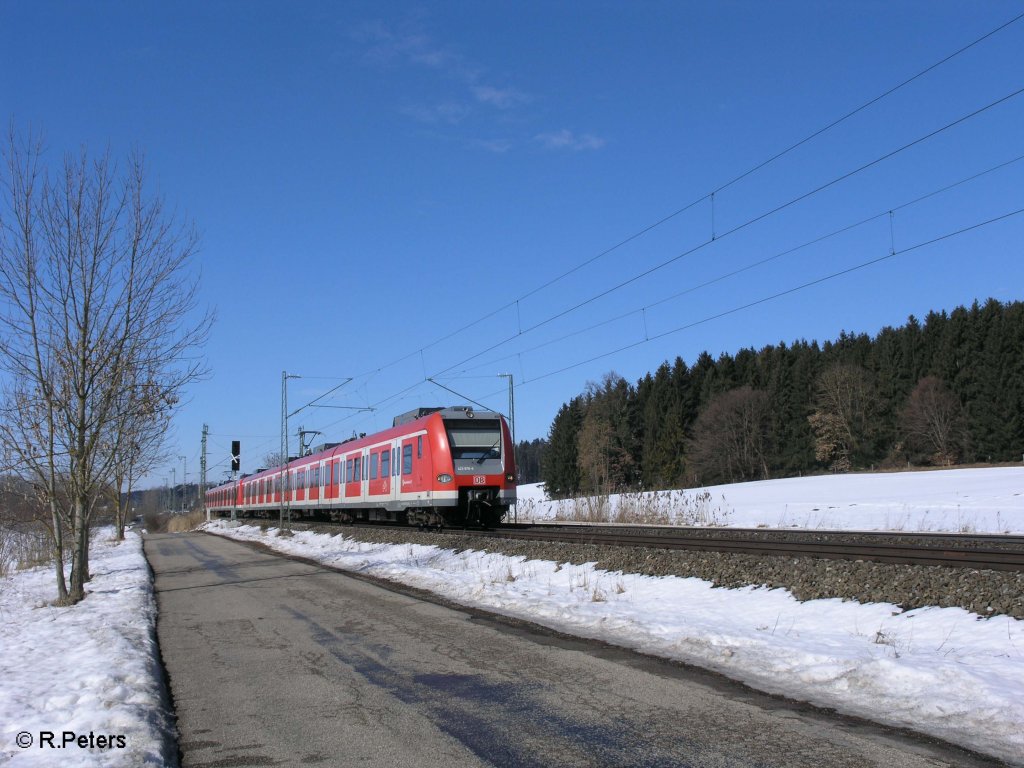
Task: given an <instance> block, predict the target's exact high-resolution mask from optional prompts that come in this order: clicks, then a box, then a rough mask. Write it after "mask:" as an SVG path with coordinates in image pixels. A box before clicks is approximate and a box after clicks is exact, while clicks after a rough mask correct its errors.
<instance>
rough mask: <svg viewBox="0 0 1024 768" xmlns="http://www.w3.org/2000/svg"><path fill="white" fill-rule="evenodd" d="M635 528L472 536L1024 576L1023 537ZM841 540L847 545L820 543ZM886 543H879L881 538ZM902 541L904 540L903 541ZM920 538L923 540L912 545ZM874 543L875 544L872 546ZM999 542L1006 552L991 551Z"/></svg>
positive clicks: (543, 529) (541, 529)
mask: <svg viewBox="0 0 1024 768" xmlns="http://www.w3.org/2000/svg"><path fill="white" fill-rule="evenodd" d="M650 530H652V529H646V530H645V529H643V528H634V529H631V530H629V531H610V530H596V529H595V527H593V526H589V527H586V528H582V529H579V530H573V529H572V527H570V526H550V527H548V526H529V527H526V528H518V529H516V528H502V529H497V530H494V531H478V532H472V533H474V534H475V535H481V536H490V537H495V538H505V539H520V540H523V539H525V540H532V541H558V542H572V543H577V544H595V545H600V546H619V547H649V548H654V549H677V550H687V551H702V552H730V553H733V554H745V555H770V556H776V557H816V558H827V559H835V560H871V561H874V562H885V563H899V564H905V565H938V566H945V567H959V568H974V569H991V570H1008V571H1024V538H1021V537H1010V536H1006V537H991V536H984V537H971V536H968V535H966V534H942V535H936V536H920V535H918V534H891V533H879V532H871V533H860V532H856V533H853V532H845V531H844V532H839V531H830V532H828V533H827V534H826V533H825V532H815V533H814V535H815V536H820V537H821V538H820V539H811V538H809V533H808V532H806V531H780V530H777V529H741V530H737V529H699V533H695V532H694V530H693V529H684V530H680V531H673V530H671V529H654V530H657V531H658V533H657V534H656V535H651V534H650V533H649V532H648V531H650ZM467 533H470V532H469V531H467ZM828 537H832V538H840V537H841V538H843V539H845V540H844V541H828V540H822V539H827V538H828ZM882 538H884V539H887V540H888V541H877V540H878V539H882ZM901 539H903V541H900V540H901ZM914 539H917V540H919V541H913V540H914ZM872 540H875V541H872ZM993 543H999V544H1001V545H1004V546H1003V548H998V547H993V546H991V544H993Z"/></svg>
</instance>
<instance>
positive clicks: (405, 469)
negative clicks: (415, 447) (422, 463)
mask: <svg viewBox="0 0 1024 768" xmlns="http://www.w3.org/2000/svg"><path fill="white" fill-rule="evenodd" d="M402 474H403V475H411V474H412V444H411V443H410V444H409V445H403V446H402Z"/></svg>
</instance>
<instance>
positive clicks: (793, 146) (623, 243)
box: [355, 13, 1024, 379]
mask: <svg viewBox="0 0 1024 768" xmlns="http://www.w3.org/2000/svg"><path fill="white" fill-rule="evenodd" d="M1022 19H1024V13H1021V14H1018V15H1017V16H1015V17H1013V18H1011V19H1009V20H1008V21H1006V22H1004V23H1002V24H1000V25H999V26H997V27H995V28H993V29H991V30H989V31H988V32H986V33H985V34H983V35H981V36H980V37H977V38H975V39H974V40H972V41H970V42H969V43H967V44H965V45H963V46H961V47H960V48H958V49H956V50H955V51H953V52H952V53H949V54H947V55H946V56H944V57H942V58H941V59H939V60H938V61H936V62H934V63H932V64H930V65H929V66H927V67H925V68H924V69H922V70H920V71H919V72H917V73H916V74H914V75H911V76H910V77H908V78H906V79H905V80H902V81H901V82H899V83H898V84H896V85H894V86H892V87H890V88H888V89H887V90H885V91H883V92H882V93H880V94H878V95H877V96H875V97H873V98H871V99H869V100H868V101H865V102H864V103H862V104H860V105H859V106H857V107H854V108H853V109H851V110H849V111H848V112H846V113H845V114H843V115H842V116H840V117H838V118H836V119H834V120H832V121H831V122H829V123H827V124H826V125H824V126H822V127H821V128H818V129H816V130H814V131H812V132H811V133H810V134H808V135H807V136H805V137H803V138H802V139H799V140H798V141H796V142H794V143H792V144H790V145H789V146H787V147H786V148H784V149H782V150H780V151H778V152H776V153H775V154H773V155H771V156H770V157H768V158H767V159H765V160H762V161H761V162H759V163H757V164H756V165H754V166H752V167H750V168H748V169H747V170H746V171H743V172H742V173H740V174H738V175H736V176H735V177H733V178H731V179H730V180H728V181H726V182H725V183H723V184H721V185H719V186H717V187H716V188H715V189H713V190H712V191H711V192H708V193H707V194H704V195H701V196H700V197H698V198H697V199H695V200H693V201H692V202H690V203H687V204H686V205H683V206H681V207H680V208H678V209H676V210H674V211H672V212H671V213H669V214H667V215H666V216H663V217H661V218H660V219H658V220H656V221H654V222H652V223H651V224H648V225H647V226H645V227H642V228H641V229H639V230H637V231H636V232H634V233H633V234H631V235H629V236H628V237H625V238H624V239H622V240H620V241H619V242H617V243H615V244H614V245H612V246H610V247H608V248H606V249H604V250H602V251H601V252H599V253H597V254H595V255H594V256H591V257H590V258H588V259H585V260H584V261H582V262H580V263H578V264H577V265H575V266H574V267H572V268H571V269H568V270H566V271H565V272H562V273H561V274H559V275H557V276H556V277H553V278H551V279H550V280H548V281H546V282H544V283H542V284H541V285H538V286H537V287H535V288H533V289H531V290H529V291H527V292H526V293H524V294H522V295H520V296H518V297H516V298H515V299H512V300H511V301H509V302H508V303H506V304H502V305H501V306H499V307H497V308H495V309H493V310H491V311H489V312H487V313H485V314H483V315H481V316H480V317H478V318H476V319H475V320H472V321H470V322H468V323H466V324H464V325H462V326H460V327H458V328H456V329H455V330H453V331H450V332H449V333H447V334H444V335H443V336H441V337H439V338H437V339H435V340H434V341H432V342H430V343H429V344H426V345H424V346H422V347H420V348H419V349H417V350H414V351H412V352H409V353H408V354H405V355H402V356H401V357H398V358H396V359H394V360H392V361H390V362H388V363H386V364H384V365H381V366H378V367H376V368H373V369H370V370H368V371H366V372H364V373H361V374H358V375H357V376H356V377H355V378H362V377H363V376H369V375H371V374H374V373H379V372H381V371H384V370H387V369H388V368H391V367H393V366H395V365H398V364H399V363H402V362H405V361H406V360H408V359H410V358H412V357H415V356H416V355H421V356H422V354H423V353H424V352H425V351H426V350H428V349H431V348H433V347H436V346H437V345H439V344H442V343H444V342H445V341H448V340H449V339H452V338H454V337H456V336H458V335H459V334H461V333H463V332H464V331H467V330H469V329H470V328H473V327H475V326H477V325H480V324H481V323H483V322H485V321H487V320H489V319H491V318H492V317H495V316H496V315H498V314H500V313H502V312H504V311H505V310H507V309H509V308H511V307H512V306H513V305H515V306H517V313H518V304H519V302H521V301H523V300H524V299H527V298H529V297H531V296H534V295H535V294H537V293H540V292H541V291H543V290H545V289H547V288H550V287H551V286H553V285H555V284H557V283H559V282H561V281H562V280H564V279H565V278H567V277H569V276H571V275H573V274H575V273H576V272H579V271H580V270H581V269H584V268H585V267H587V266H589V265H591V264H593V263H594V262H596V261H599V260H600V259H602V258H604V257H606V256H608V255H610V254H612V253H614V252H615V251H618V250H619V249H621V248H623V247H624V246H626V245H628V244H629V243H632V242H633V241H635V240H637V239H639V238H641V237H643V236H644V235H646V234H647V233H649V232H651V231H653V230H655V229H657V228H658V227H661V226H662V225H664V224H666V223H668V222H669V221H672V220H673V219H676V218H677V217H679V216H681V215H682V214H683V213H686V212H687V211H689V210H691V209H692V208H694V207H695V206H697V205H700V204H701V203H703V202H704V201H705V200H708V199H709V198H713V196H714V195H716V194H717V193H719V192H722V191H724V190H726V189H728V188H729V187H732V186H733V185H735V184H737V183H739V182H740V181H742V180H743V179H746V178H747V177H749V176H751V175H753V174H755V173H757V172H758V171H760V170H762V169H764V168H766V167H767V166H769V165H771V164H772V163H774V162H776V161H777V160H780V159H782V158H783V157H785V156H787V155H788V154H790V153H791V152H793V151H794V150H796V149H798V148H800V147H802V146H804V145H805V144H807V143H809V142H811V141H813V140H814V139H816V138H818V137H819V136H822V135H823V134H825V133H827V132H829V131H831V130H832V129H833V128H836V127H837V126H839V125H841V124H842V123H844V122H846V121H847V120H849V119H850V118H852V117H854V116H855V115H857V114H859V113H861V112H863V111H864V110H866V109H868V108H870V107H872V106H874V105H875V104H877V103H879V102H881V101H883V100H884V99H886V98H888V97H889V96H891V95H892V94H894V93H896V92H897V91H900V90H901V89H903V88H905V87H906V86H908V85H910V84H911V83H913V82H915V81H917V80H919V79H920V78H922V77H924V76H925V75H927V74H929V73H930V72H933V71H934V70H936V69H938V68H940V67H941V66H943V65H944V64H947V63H949V62H950V61H952V60H953V59H956V58H957V57H959V56H961V55H962V54H964V53H966V52H967V51H969V50H971V49H972V48H974V47H976V46H978V45H980V44H981V43H983V42H985V41H986V40H988V39H990V38H992V37H994V36H995V35H997V34H999V33H1000V32H1002V31H1003V30H1005V29H1007V28H1009V27H1011V26H1012V25H1014V24H1016V23H1017V22H1019V21H1021V20H1022ZM715 239H716V235H715V234H714V233H712V241H713V240H715ZM520 327H521V320H520ZM459 364H461V363H457V364H456V365H459ZM442 373H443V371H442ZM435 375H439V374H435ZM424 378H425V379H426V378H428V376H427V375H426V372H424Z"/></svg>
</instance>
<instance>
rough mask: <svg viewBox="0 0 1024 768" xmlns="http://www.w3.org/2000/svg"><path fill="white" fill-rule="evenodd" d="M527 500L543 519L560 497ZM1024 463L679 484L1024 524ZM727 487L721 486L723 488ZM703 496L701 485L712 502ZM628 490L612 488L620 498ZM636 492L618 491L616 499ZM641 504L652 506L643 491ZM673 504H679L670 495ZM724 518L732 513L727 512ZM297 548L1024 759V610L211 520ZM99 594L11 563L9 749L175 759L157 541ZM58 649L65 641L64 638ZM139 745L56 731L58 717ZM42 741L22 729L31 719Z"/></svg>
mask: <svg viewBox="0 0 1024 768" xmlns="http://www.w3.org/2000/svg"><path fill="white" fill-rule="evenodd" d="M521 490H522V496H523V498H524V499H529V498H530V497H531V494H532V497H533V498H534V499H535V501H534V502H533V503H532V504H530V503H529V502H527V503H524V504H523V505H521V510H520V514H521V515H522V513H523V507H529V508H530V509H531V510H532V511H533V512H534V513H535V514H536V515H537V516H539V517H552V516H554V514H555V511H556V506H555V505H554V503H551V502H547V501H544V500H543V495H542V491H541V490H540V489H539V488H537V487H532V488H531V487H529V486H527V487H524V488H523V489H521ZM1022 493H1024V469H1017V468H1009V469H969V470H951V471H942V472H916V473H903V474H872V475H843V476H837V477H814V478H803V479H794V480H776V481H769V482H764V483H746V484H742V485H733V486H722V487H717V488H709V489H707V496H703V494H704V489H698V490H697V491H686V492H675V493H674V494H664V495H663V496H664V497H668V496H672V497H673V498H674V499H675V503H676V504H677V506H679V507H682V508H683V509H684V510H686V515H687V516H698V517H699V516H700V515H704V517H705V519H706V521H707V522H710V523H719V524H721V523H724V524H729V525H739V526H752V527H756V526H772V527H775V526H787V527H789V526H806V527H811V528H839V529H872V530H873V529H895V530H905V531H910V530H915V529H918V528H920V529H924V530H951V531H961V530H968V531H978V532H982V531H993V532H1014V533H1021V532H1024V497H1022V495H1021V494H1022ZM721 497H724V498H721ZM701 498H703V499H704V501H700V499H701ZM615 501H616V500H614V499H613V500H612V502H613V503H615ZM618 501H619V503H622V501H621V500H618ZM625 503H627V504H630V503H631V504H634V505H640V506H642V504H641V502H639V501H638V500H637V499H636V498H634V499H632V500H630V499H628V498H627V499H626V502H625ZM657 503H658V504H665V503H666V502H664V501H658V502H657ZM716 515H718V516H721V517H724V520H716V519H714V518H715V516H716ZM209 530H210V531H211V532H215V533H218V534H220V535H226V536H231V537H233V538H237V539H243V540H245V539H248V540H259V541H263V542H265V543H267V544H269V545H270V546H272V547H274V548H276V549H278V550H281V551H283V552H289V553H295V554H301V555H303V556H305V557H312V558H315V559H317V560H320V561H321V562H324V563H326V564H329V565H332V566H335V567H339V568H344V569H348V570H355V571H359V572H362V573H368V574H372V575H374V576H378V577H383V578H387V579H392V580H394V581H398V582H401V583H404V584H408V585H411V586H416V587H420V588H423V589H429V590H432V591H433V592H436V593H438V594H440V595H443V596H445V597H447V598H449V599H451V600H453V601H456V602H459V603H462V604H464V605H470V606H476V607H479V608H483V609H485V610H491V611H495V612H497V613H502V614H505V615H508V616H514V617H517V618H521V619H526V620H529V621H533V622H536V623H538V624H543V625H546V626H549V627H552V628H553V629H556V630H559V631H561V632H566V633H572V634H575V635H579V636H583V637H590V638H596V639H600V640H604V641H606V642H610V643H615V644H617V645H621V646H624V647H628V648H634V649H636V650H639V651H643V652H645V653H651V654H657V655H661V656H665V657H668V658H672V659H678V660H680V661H684V662H687V663H690V664H695V665H699V666H702V667H706V668H708V669H713V670H716V671H718V672H721V673H723V674H725V675H728V676H729V677H732V678H734V679H737V680H741V681H743V682H745V683H747V684H749V685H751V686H754V687H756V688H759V689H762V690H766V691H770V692H773V693H778V694H782V695H784V696H789V697H792V698H795V699H801V700H804V701H809V702H812V703H814V704H817V705H819V706H824V707H832V708H835V709H837V710H839V711H842V712H845V713H848V714H853V715H858V716H861V717H865V718H868V719H871V720H875V721H878V722H882V723H887V724H890V725H894V726H899V727H906V728H911V729H913V730H916V731H919V732H922V733H927V734H930V735H933V736H936V737H938V738H941V739H945V740H947V741H950V742H953V743H957V744H961V745H963V746H965V747H968V748H971V749H975V750H978V751H979V752H983V753H987V754H991V755H994V756H996V757H999V758H1002V759H1004V760H1007V761H1009V762H1011V763H1013V764H1015V765H1020V766H1024V622H1021V621H1016V620H1013V619H1010V618H1007V617H1005V616H997V617H994V618H988V619H984V618H982V617H980V616H977V615H976V614H972V613H968V612H967V611H964V610H962V609H959V608H921V609H916V610H913V611H907V612H902V611H901V610H900V609H899V608H898V607H897V606H894V605H889V604H869V605H861V604H859V603H855V602H851V601H846V602H844V601H840V600H813V601H808V602H799V601H797V600H795V599H794V598H793V597H792V595H790V594H789V593H788V592H786V591H785V590H781V589H771V590H769V589H763V588H753V587H748V588H744V589H721V588H714V587H712V586H711V584H710V583H708V582H705V581H701V580H699V579H692V578H690V579H683V578H675V577H668V578H654V577H648V576H639V575H635V574H623V573H609V572H605V571H600V570H597V569H596V568H594V567H593V565H592V564H590V565H582V566H573V565H567V564H559V563H554V562H548V561H538V560H530V561H526V560H524V559H523V558H517V557H507V556H504V555H499V554H490V553H486V552H479V551H462V552H458V553H455V552H453V551H451V550H442V549H438V548H437V547H428V546H418V545H410V544H398V545H380V544H366V543H361V542H356V541H354V540H352V539H346V538H344V537H343V536H330V535H325V534H314V533H311V532H302V533H297V534H295V535H294V537H292V538H279V537H278V536H277V535H276V531H274V530H273V529H271V530H270V531H268V532H267V533H263V532H262V531H261V530H260V529H259V528H256V527H253V526H240V527H231V526H230V525H229V524H228V523H226V522H217V523H213V524H210V525H209ZM92 570H93V573H94V579H93V581H92V582H91V583H90V585H89V590H90V592H92V594H91V595H90V596H89V597H88V598H87V599H86V600H85V601H83V602H82V603H80V604H79V605H77V606H74V607H72V608H51V607H48V606H47V603H48V602H49V601H50V600H52V598H53V594H54V586H53V575H52V572H51V570H50V569H49V568H37V569H33V570H29V571H22V572H16V573H14V574H13V575H11V576H9V577H8V578H6V579H3V580H0V761H8V760H9V761H10V762H11V763H12V764H13V765H15V766H26V767H27V766H44V765H45V766H50V765H55V764H57V763H59V764H61V765H67V766H76V765H80V766H85V765H88V766H94V765H104V766H108V765H109V766H137V765H147V764H148V765H162V764H163V762H164V760H163V757H164V756H163V754H162V752H161V750H162V749H163V744H164V742H163V738H164V736H165V735H166V734H167V733H168V729H169V728H170V727H171V726H170V725H169V724H168V713H166V712H165V711H164V709H163V705H162V702H161V698H160V685H159V680H160V671H159V666H158V663H157V661H156V659H157V650H156V647H155V643H154V635H153V626H154V621H155V607H154V601H153V594H152V588H151V584H150V580H149V572H148V569H147V568H146V564H145V561H144V559H143V555H142V548H141V542H140V539H139V537H138V536H137V535H136V534H134V533H129V534H128V540H127V541H125V542H124V543H123V544H121V545H119V546H115V545H114V544H113V543H112V542H111V541H110V533H109V532H102V533H100V535H98V536H97V539H96V543H95V544H94V546H93V550H92ZM48 649H58V651H57V652H56V653H54V652H52V651H51V650H48ZM64 731H71V732H74V733H75V734H76V735H84V736H86V737H88V736H89V734H92V735H93V739H94V740H95V739H96V737H98V736H100V735H104V736H114V737H116V736H124V741H125V747H124V748H121V747H120V746H116V744H117V741H116V738H115V739H114V740H113V741H114V743H115V746H113V747H108V748H105V749H99V748H92V749H88V748H86V749H81V748H77V747H70V746H69V747H68V748H65V749H62V750H61V752H60V753H57V754H59V760H56V759H55V758H54V753H53V751H52V750H50V749H49V748H46V749H40V748H39V737H40V733H41V732H53V734H54V741H55V743H61V741H62V739H63V732H64ZM25 733H27V734H29V735H31V736H32V738H33V745H32V746H31V747H29V748H27V749H21V748H18V746H16V744H17V739H18V737H19V734H22V735H23V734H25Z"/></svg>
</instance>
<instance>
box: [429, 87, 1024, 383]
mask: <svg viewBox="0 0 1024 768" xmlns="http://www.w3.org/2000/svg"><path fill="white" fill-rule="evenodd" d="M1022 93H1024V88H1018V89H1017V90H1015V91H1013V92H1012V93H1009V94H1007V95H1005V96H1003V97H1001V98H999V99H996V100H995V101H992V102H990V103H988V104H986V105H985V106H983V107H980V108H979V109H976V110H973V111H972V112H969V113H968V114H966V115H963V116H961V117H958V118H957V119H956V120H953V121H951V122H948V123H946V124H945V125H943V126H942V127H940V128H936V129H935V130H933V131H931V132H929V133H927V134H925V135H923V136H920V137H918V138H916V139H914V140H913V141H910V142H908V143H906V144H903V145H902V146H900V147H898V148H896V149H894V150H891V151H889V152H887V153H885V154H884V155H881V156H880V157H877V158H875V159H874V160H871V161H870V162H867V163H864V164H863V165H860V166H858V167H856V168H854V169H853V170H850V171H847V172H846V173H843V174H841V175H839V176H837V177H835V178H833V179H831V180H829V181H827V182H825V183H824V184H821V185H819V186H817V187H815V188H813V189H811V190H810V191H808V192H804V193H802V194H800V195H797V196H796V197H793V198H791V199H789V200H788V201H786V202H784V203H782V204H780V205H777V206H775V207H774V208H771V209H769V210H767V211H764V212H763V213H760V214H758V215H756V216H753V217H752V218H749V219H747V220H746V221H744V222H743V223H741V224H738V225H736V226H735V227H733V228H732V229H730V230H728V231H726V232H723V233H722V234H720V235H718V236H717V237H716V238H713V239H707V240H704V241H703V242H701V243H698V244H697V245H695V246H693V247H692V248H688V249H687V250H685V251H683V252H682V253H679V254H677V255H675V256H672V257H671V258H669V259H666V260H665V261H662V262H660V263H658V264H655V265H654V266H652V267H649V268H648V269H645V270H643V271H642V272H639V273H637V274H635V275H633V276H632V277H629V278H627V279H626V280H623V281H621V282H619V283H617V284H615V285H613V286H611V287H609V288H606V289H605V290H603V291H600V292H598V293H596V294H594V295H592V296H590V297H589V298H586V299H584V300H583V301H580V302H578V303H577V304H574V305H573V306H571V307H568V308H567V309H564V310H562V311H560V312H557V313H555V314H553V315H551V316H549V317H547V318H545V319H544V320H541V321H540V322H538V323H535V324H534V325H532V326H530V327H528V328H526V329H525V330H523V331H521V332H519V333H516V334H513V335H511V336H507V337H505V338H504V339H502V340H501V341H498V342H496V343H494V344H492V345H491V346H489V347H487V348H485V349H483V350H480V351H479V352H476V353H474V354H473V355H470V356H469V357H467V358H464V359H463V360H460V361H459V362H457V363H454V364H452V365H450V366H448V367H447V368H444V369H442V370H440V371H437V372H436V373H434V374H432V376H433V377H437V376H441V375H443V374H445V373H447V372H449V371H451V370H452V369H453V368H457V367H458V366H460V365H465V364H466V363H468V362H470V361H472V360H475V359H476V358H478V357H480V356H481V355H485V354H487V353H488V352H491V351H493V350H495V349H498V348H499V347H501V346H504V345H505V344H507V343H509V342H510V341H512V340H514V339H517V338H519V337H520V336H524V335H526V334H527V333H531V332H533V331H535V330H537V329H538V328H542V327H544V326H545V325H548V324H549V323H552V322H554V321H555V320H558V319H560V318H562V317H565V316H566V315H568V314H571V313H572V312H575V311H577V310H579V309H582V308H583V307H585V306H587V305H589V304H592V303H594V302H595V301H597V300H599V299H602V298H604V297H605V296H608V295H610V294H612V293H615V292H616V291H619V290H621V289H623V288H625V287H626V286H628V285H632V284H633V283H635V282H637V281H638V280H642V279H643V278H645V277H649V276H650V275H652V274H654V273H655V272H658V271H659V270H662V269H664V268H665V267H667V266H669V265H671V264H674V263H676V262H677V261H679V260H681V259H684V258H686V257H688V256H692V255H693V254H695V253H697V252H699V251H701V250H703V249H705V248H707V247H708V246H709V245H711V244H712V243H718V242H720V241H721V240H723V239H724V238H726V237H729V236H730V235H734V234H736V233H738V232H741V231H743V230H744V229H747V228H748V227H750V226H753V225H754V224H756V223H758V222H761V221H764V220H765V219H767V218H769V217H770V216H774V215H776V214H778V213H780V212H782V211H784V210H786V209H787V208H790V207H792V206H793V205H796V204H797V203H799V202H802V201H804V200H807V199H808V198H810V197H812V196H814V195H817V194H819V193H821V192H823V191H825V190H826V189H829V188H831V187H834V186H835V185H836V184H839V183H841V182H843V181H846V180H847V179H850V178H852V177H854V176H856V175H857V174H859V173H863V172H864V171H866V170H867V169H869V168H873V167H875V166H876V165H879V164H880V163H883V162H885V161H886V160H889V159H891V158H893V157H895V156H896V155H898V154H900V153H902V152H905V151H906V150H908V149H911V148H912V147H915V146H917V145H919V144H921V143H923V142H926V141H928V140H930V139H933V138H935V137H936V136H939V135H940V134H942V133H944V132H946V131H948V130H951V129H952V128H954V127H956V126H958V125H961V124H963V123H964V122H966V121H968V120H971V119H973V118H975V117H978V116H979V115H982V114H984V113H985V112H988V111H989V110H991V109H994V108H995V107H997V106H1000V105H1001V104H1005V103H1006V102H1008V101H1010V100H1011V99H1014V98H1016V97H1018V96H1020V95H1021V94H1022Z"/></svg>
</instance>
